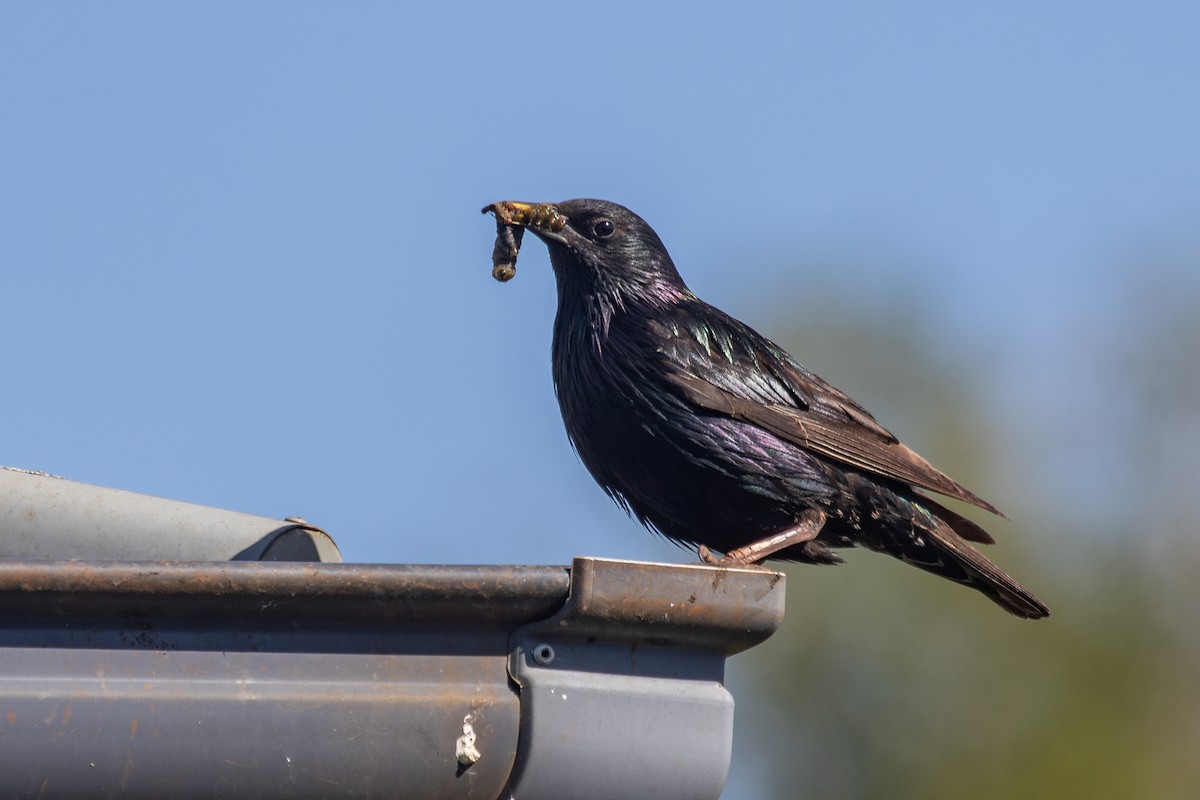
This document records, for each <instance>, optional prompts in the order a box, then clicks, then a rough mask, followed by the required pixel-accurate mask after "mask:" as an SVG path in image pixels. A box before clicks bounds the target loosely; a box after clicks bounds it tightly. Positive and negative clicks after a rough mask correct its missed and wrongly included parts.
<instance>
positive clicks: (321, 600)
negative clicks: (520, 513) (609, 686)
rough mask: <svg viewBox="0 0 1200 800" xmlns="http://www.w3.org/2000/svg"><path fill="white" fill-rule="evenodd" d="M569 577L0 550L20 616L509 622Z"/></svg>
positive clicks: (0, 578) (548, 609) (9, 602)
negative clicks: (43, 557)
mask: <svg viewBox="0 0 1200 800" xmlns="http://www.w3.org/2000/svg"><path fill="white" fill-rule="evenodd" d="M569 585H570V575H569V573H568V571H567V569H566V568H565V567H471V566H443V565H419V564H402V565H375V564H301V563H289V562H272V563H265V562H258V563H251V562H181V561H40V560H33V559H30V560H0V609H3V613H5V614H10V615H11V614H20V615H24V616H55V617H63V616H64V615H66V616H71V615H75V616H79V617H81V618H91V617H101V618H108V617H113V616H136V617H138V618H142V619H153V618H169V619H177V620H197V619H198V620H202V621H203V620H211V619H213V615H214V614H219V615H221V616H222V617H236V618H242V617H246V616H250V617H252V618H253V619H254V620H256V621H257V622H266V621H270V620H282V621H286V622H288V623H289V624H300V625H303V624H315V623H327V622H331V621H332V622H340V621H342V620H345V619H348V618H353V619H354V620H355V624H356V625H382V624H387V625H394V624H396V623H405V622H407V623H420V624H425V625H435V626H436V625H449V624H466V625H497V624H510V625H517V624H522V623H524V622H528V621H529V620H531V619H537V618H539V617H544V616H546V615H548V614H551V613H553V612H554V611H555V610H556V609H557V608H558V607H559V606H561V605H562V603H563V601H564V600H565V598H566V596H567V591H568V587H569Z"/></svg>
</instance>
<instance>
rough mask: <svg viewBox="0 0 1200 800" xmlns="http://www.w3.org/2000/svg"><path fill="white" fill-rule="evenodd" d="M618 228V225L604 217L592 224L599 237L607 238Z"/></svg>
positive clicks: (593, 230)
mask: <svg viewBox="0 0 1200 800" xmlns="http://www.w3.org/2000/svg"><path fill="white" fill-rule="evenodd" d="M616 230H617V226H616V225H613V224H612V221H611V220H607V219H602V220H600V221H599V222H597V223H596V224H595V225H593V226H592V232H593V233H595V234H596V238H597V239H607V238H608V237H610V236H612V235H613V233H615V232H616Z"/></svg>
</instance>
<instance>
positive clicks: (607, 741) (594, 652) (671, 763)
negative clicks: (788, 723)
mask: <svg viewBox="0 0 1200 800" xmlns="http://www.w3.org/2000/svg"><path fill="white" fill-rule="evenodd" d="M0 472H2V471H0ZM0 477H3V476H0ZM39 478H40V479H41V480H42V481H46V480H49V481H58V480H59V479H53V478H45V477H44V476H39ZM29 485H30V484H29V482H27V481H21V482H20V488H21V491H18V492H15V493H13V492H10V493H9V494H8V495H7V497H5V496H4V495H3V493H2V492H0V550H2V549H3V546H4V545H3V540H4V539H6V538H7V537H9V535H10V533H11V531H12V530H13V527H12V525H13V520H14V518H17V519H18V522H17V523H15V527H16V530H17V531H18V532H19V533H20V534H21V535H22V536H27V535H29V534H31V531H32V530H33V529H32V528H28V527H25V526H24V523H23V522H20V521H19V519H23V518H27V517H29V516H30V515H31V514H32V516H34V517H42V518H43V519H42V520H41V523H40V524H45V519H44V518H46V517H54V516H55V515H56V514H57V515H58V517H57V518H58V520H59V522H60V523H63V524H66V523H67V522H70V523H71V524H85V525H90V524H93V522H92V521H89V520H88V517H87V513H86V512H87V502H86V500H81V498H86V497H88V496H91V493H92V492H93V490H97V489H99V487H84V485H82V484H73V485H70V482H63V483H62V484H59V485H57V486H54V485H49V488H50V489H51V490H53V491H55V492H58V491H59V490H61V489H63V485H67V486H66V489H65V495H63V494H60V495H59V496H58V499H57V500H56V501H55V503H57V505H55V506H53V507H51V508H43V507H41V506H38V505H36V504H33V505H31V504H30V503H29V502H28V500H29V497H28V495H26V494H23V492H24V491H25V489H26V488H28V486H29ZM8 486H9V488H10V489H11V488H12V486H13V483H12V482H11V481H10V482H9V484H8ZM42 486H48V485H47V484H44V483H43V484H42ZM73 487H83V488H81V489H75V488H73ZM0 488H3V487H0ZM35 488H36V489H38V490H40V488H41V487H35ZM100 491H101V496H102V497H103V498H104V501H103V503H102V504H101V505H100V506H98V508H103V510H105V511H106V512H107V511H111V510H113V509H114V508H116V509H117V510H118V511H117V513H118V515H119V514H121V513H124V510H128V508H129V507H130V506H129V505H127V503H126V501H127V500H128V499H129V498H115V500H114V497H113V496H112V495H108V494H107V493H108V492H113V491H115V490H100ZM122 494H129V493H122ZM143 497H144V496H138V495H135V496H133V500H132V503H133V506H134V507H138V508H147V507H149V508H151V509H152V511H151V513H150V518H154V519H161V518H162V517H161V516H160V515H162V514H167V516H169V515H170V513H169V512H171V511H172V510H177V509H174V506H175V505H176V504H175V503H174V501H167V500H160V499H158V498H150V499H149V501H153V502H149V501H143V499H142V498H143ZM110 501H113V502H115V506H114V505H113V504H112V502H110ZM146 502H149V505H148V506H147V505H146V504H145V503H146ZM105 503H107V505H106V504H105ZM178 505H185V506H186V505H187V504H178ZM196 508H201V509H203V507H196ZM63 509H66V510H67V513H65V514H64V513H60V512H62V511H63ZM192 510H193V509H184V511H185V512H186V513H184V517H189V518H190V519H192V520H193V521H194V520H196V519H202V520H212V519H216V518H220V517H221V515H222V514H228V513H232V512H221V511H220V510H219V509H205V510H203V511H202V512H198V514H199V516H198V517H190V516H189V515H190V514H191V512H192ZM209 512H213V514H215V517H214V516H211V515H210V514H209ZM135 516H136V515H135ZM124 519H129V517H125V518H124ZM241 522H244V520H241V521H239V522H238V524H239V525H240V524H241ZM278 522H279V521H277V520H267V519H265V518H254V521H253V524H250V525H248V526H247V527H245V528H241V529H240V530H241V531H242V533H239V534H238V536H236V537H233V538H231V539H226V540H222V539H221V537H217V539H216V540H210V544H211V543H212V541H218V542H219V541H224V542H225V544H229V543H231V542H232V543H233V544H234V545H235V546H236V545H239V544H240V545H243V546H244V544H245V541H246V540H247V539H250V540H254V541H259V540H260V538H261V537H259V533H260V530H261V528H260V525H262V526H265V525H266V524H268V523H269V524H271V525H275V524H277V523H278ZM98 524H99V525H101V526H102V527H104V528H105V530H108V531H111V532H116V533H119V530H120V527H119V525H115V524H114V523H113V522H112V521H111V520H107V519H101V520H100V521H99V523H98ZM201 527H203V525H201ZM234 527H235V528H236V527H237V525H235V526H234ZM173 530H176V531H178V530H184V531H185V533H184V534H183V535H186V536H191V535H194V534H195V529H194V527H191V526H190V524H189V526H187V527H185V528H182V529H173ZM151 532H152V526H150V527H146V528H144V529H142V530H140V531H139V532H138V533H137V534H136V535H134V536H132V537H131V538H129V539H128V540H126V545H128V544H130V543H132V542H149V541H150V537H149V534H150V533H151ZM242 534H246V535H245V536H243V535H242ZM306 535H307V534H306ZM322 535H323V534H322ZM78 537H79V531H75V532H74V533H72V534H71V536H70V537H67V538H68V539H72V538H74V539H77V538H78ZM120 540H121V537H120V536H119V535H118V536H116V537H114V538H112V541H120ZM60 541H65V539H64V540H60ZM33 544H35V545H36V544H38V543H37V542H36V541H34V542H33ZM225 544H223V545H221V547H219V548H218V550H221V551H222V552H228V550H229V548H228V547H226V546H225ZM27 545H28V543H27V544H23V545H18V546H16V547H15V548H14V549H16V550H20V549H21V548H22V547H26V546H27ZM123 546H124V545H123ZM188 546H191V545H188ZM173 547H174V545H172V544H170V543H168V544H166V545H165V549H166V550H168V551H170V550H171V549H172V548H173ZM783 599H784V579H783V576H782V575H781V574H779V573H775V572H772V571H769V570H765V569H755V568H748V569H727V568H714V567H709V566H702V565H686V566H676V565H665V564H646V563H639V562H629V561H607V560H602V559H593V558H577V559H575V561H574V562H573V564H572V565H571V567H570V568H569V569H568V568H566V567H547V566H438V565H429V566H425V565H362V564H338V563H332V564H325V563H288V562H279V561H277V562H267V561H259V562H255V561H211V560H193V561H178V560H155V561H145V560H143V561H134V560H95V559H87V560H64V559H36V558H12V559H3V558H0V797H39V798H56V797H61V798H88V797H114V796H120V797H148V798H173V797H247V798H258V797H290V798H310V797H311V798H333V797H360V798H374V797H380V798H382V797H398V796H399V797H421V798H515V799H516V800H542V799H545V800H551V799H553V800H574V798H579V799H580V800H583V798H587V799H588V800H604V799H605V798H614V799H617V798H619V799H620V800H628V798H636V797H656V798H665V799H666V800H672V799H673V798H678V799H679V800H685V799H686V800H697V799H698V798H716V797H718V796H719V794H720V791H721V788H722V786H723V784H724V781H725V776H726V773H727V770H728V767H729V759H730V750H731V742H732V725H733V698H732V697H731V696H730V695H729V693H728V691H727V690H726V689H725V686H724V669H725V659H726V658H728V657H729V656H730V655H733V654H735V653H737V652H740V651H742V650H744V649H746V648H748V647H752V646H754V645H755V644H757V643H759V642H761V641H762V640H764V639H766V638H767V637H768V636H770V635H771V634H772V633H773V632H774V630H775V629H776V628H777V627H778V625H779V624H780V622H781V620H782V615H783Z"/></svg>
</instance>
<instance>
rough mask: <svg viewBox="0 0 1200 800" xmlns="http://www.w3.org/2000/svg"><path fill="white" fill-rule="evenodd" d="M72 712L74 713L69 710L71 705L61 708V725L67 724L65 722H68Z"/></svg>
mask: <svg viewBox="0 0 1200 800" xmlns="http://www.w3.org/2000/svg"><path fill="white" fill-rule="evenodd" d="M74 713H75V712H74V711H72V710H71V707H70V706H67V707H66V708H65V709H63V718H62V724H63V725H66V724H67V722H69V721H70V719H71V715H72V714H74Z"/></svg>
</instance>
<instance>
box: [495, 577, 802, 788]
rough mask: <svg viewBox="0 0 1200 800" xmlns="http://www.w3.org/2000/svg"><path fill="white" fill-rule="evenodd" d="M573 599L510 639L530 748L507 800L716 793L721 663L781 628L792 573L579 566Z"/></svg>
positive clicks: (726, 720) (723, 742) (726, 698)
mask: <svg viewBox="0 0 1200 800" xmlns="http://www.w3.org/2000/svg"><path fill="white" fill-rule="evenodd" d="M571 578H572V580H571V596H570V598H569V599H568V601H567V604H566V605H565V606H564V607H563V609H562V610H561V611H559V612H558V613H557V614H556V615H554V616H553V617H551V618H550V619H546V620H541V621H538V622H535V623H532V624H530V625H527V626H525V627H523V628H521V629H520V630H518V631H517V632H516V633H515V634H514V636H513V653H512V657H511V658H510V660H509V671H510V673H511V674H512V677H513V680H514V681H516V683H517V684H518V685H519V686H520V687H521V744H520V749H519V751H518V757H517V763H516V765H515V769H514V775H513V780H512V782H511V783H510V784H509V786H508V788H507V789H506V794H505V796H506V797H509V798H515V799H517V800H552V799H553V800H607V799H608V798H612V799H613V800H624V799H625V798H630V797H655V798H663V800H674V799H675V798H678V800H703V798H717V797H719V796H720V794H721V789H722V788H723V787H724V784H725V778H726V776H727V774H728V771H729V761H730V753H731V750H732V744H733V698H732V697H731V696H730V694H729V692H728V691H727V690H726V689H725V686H724V683H723V682H724V678H725V658H726V657H727V656H729V655H731V654H733V653H736V652H740V651H741V650H744V649H746V648H748V647H751V646H753V645H755V644H758V643H759V642H761V641H762V640H764V639H766V638H767V637H768V636H770V635H771V634H772V633H773V632H774V631H775V630H776V629H777V628H778V626H779V625H780V623H781V622H782V620H783V606H784V596H785V585H784V576H783V575H782V574H781V573H777V572H772V571H769V570H765V569H759V568H745V569H728V568H713V567H708V566H699V565H696V566H675V567H669V568H667V567H664V566H663V565H661V564H646V563H641V562H631V561H601V560H598V559H587V558H577V559H575V562H574V564H573V566H572V568H571Z"/></svg>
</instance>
